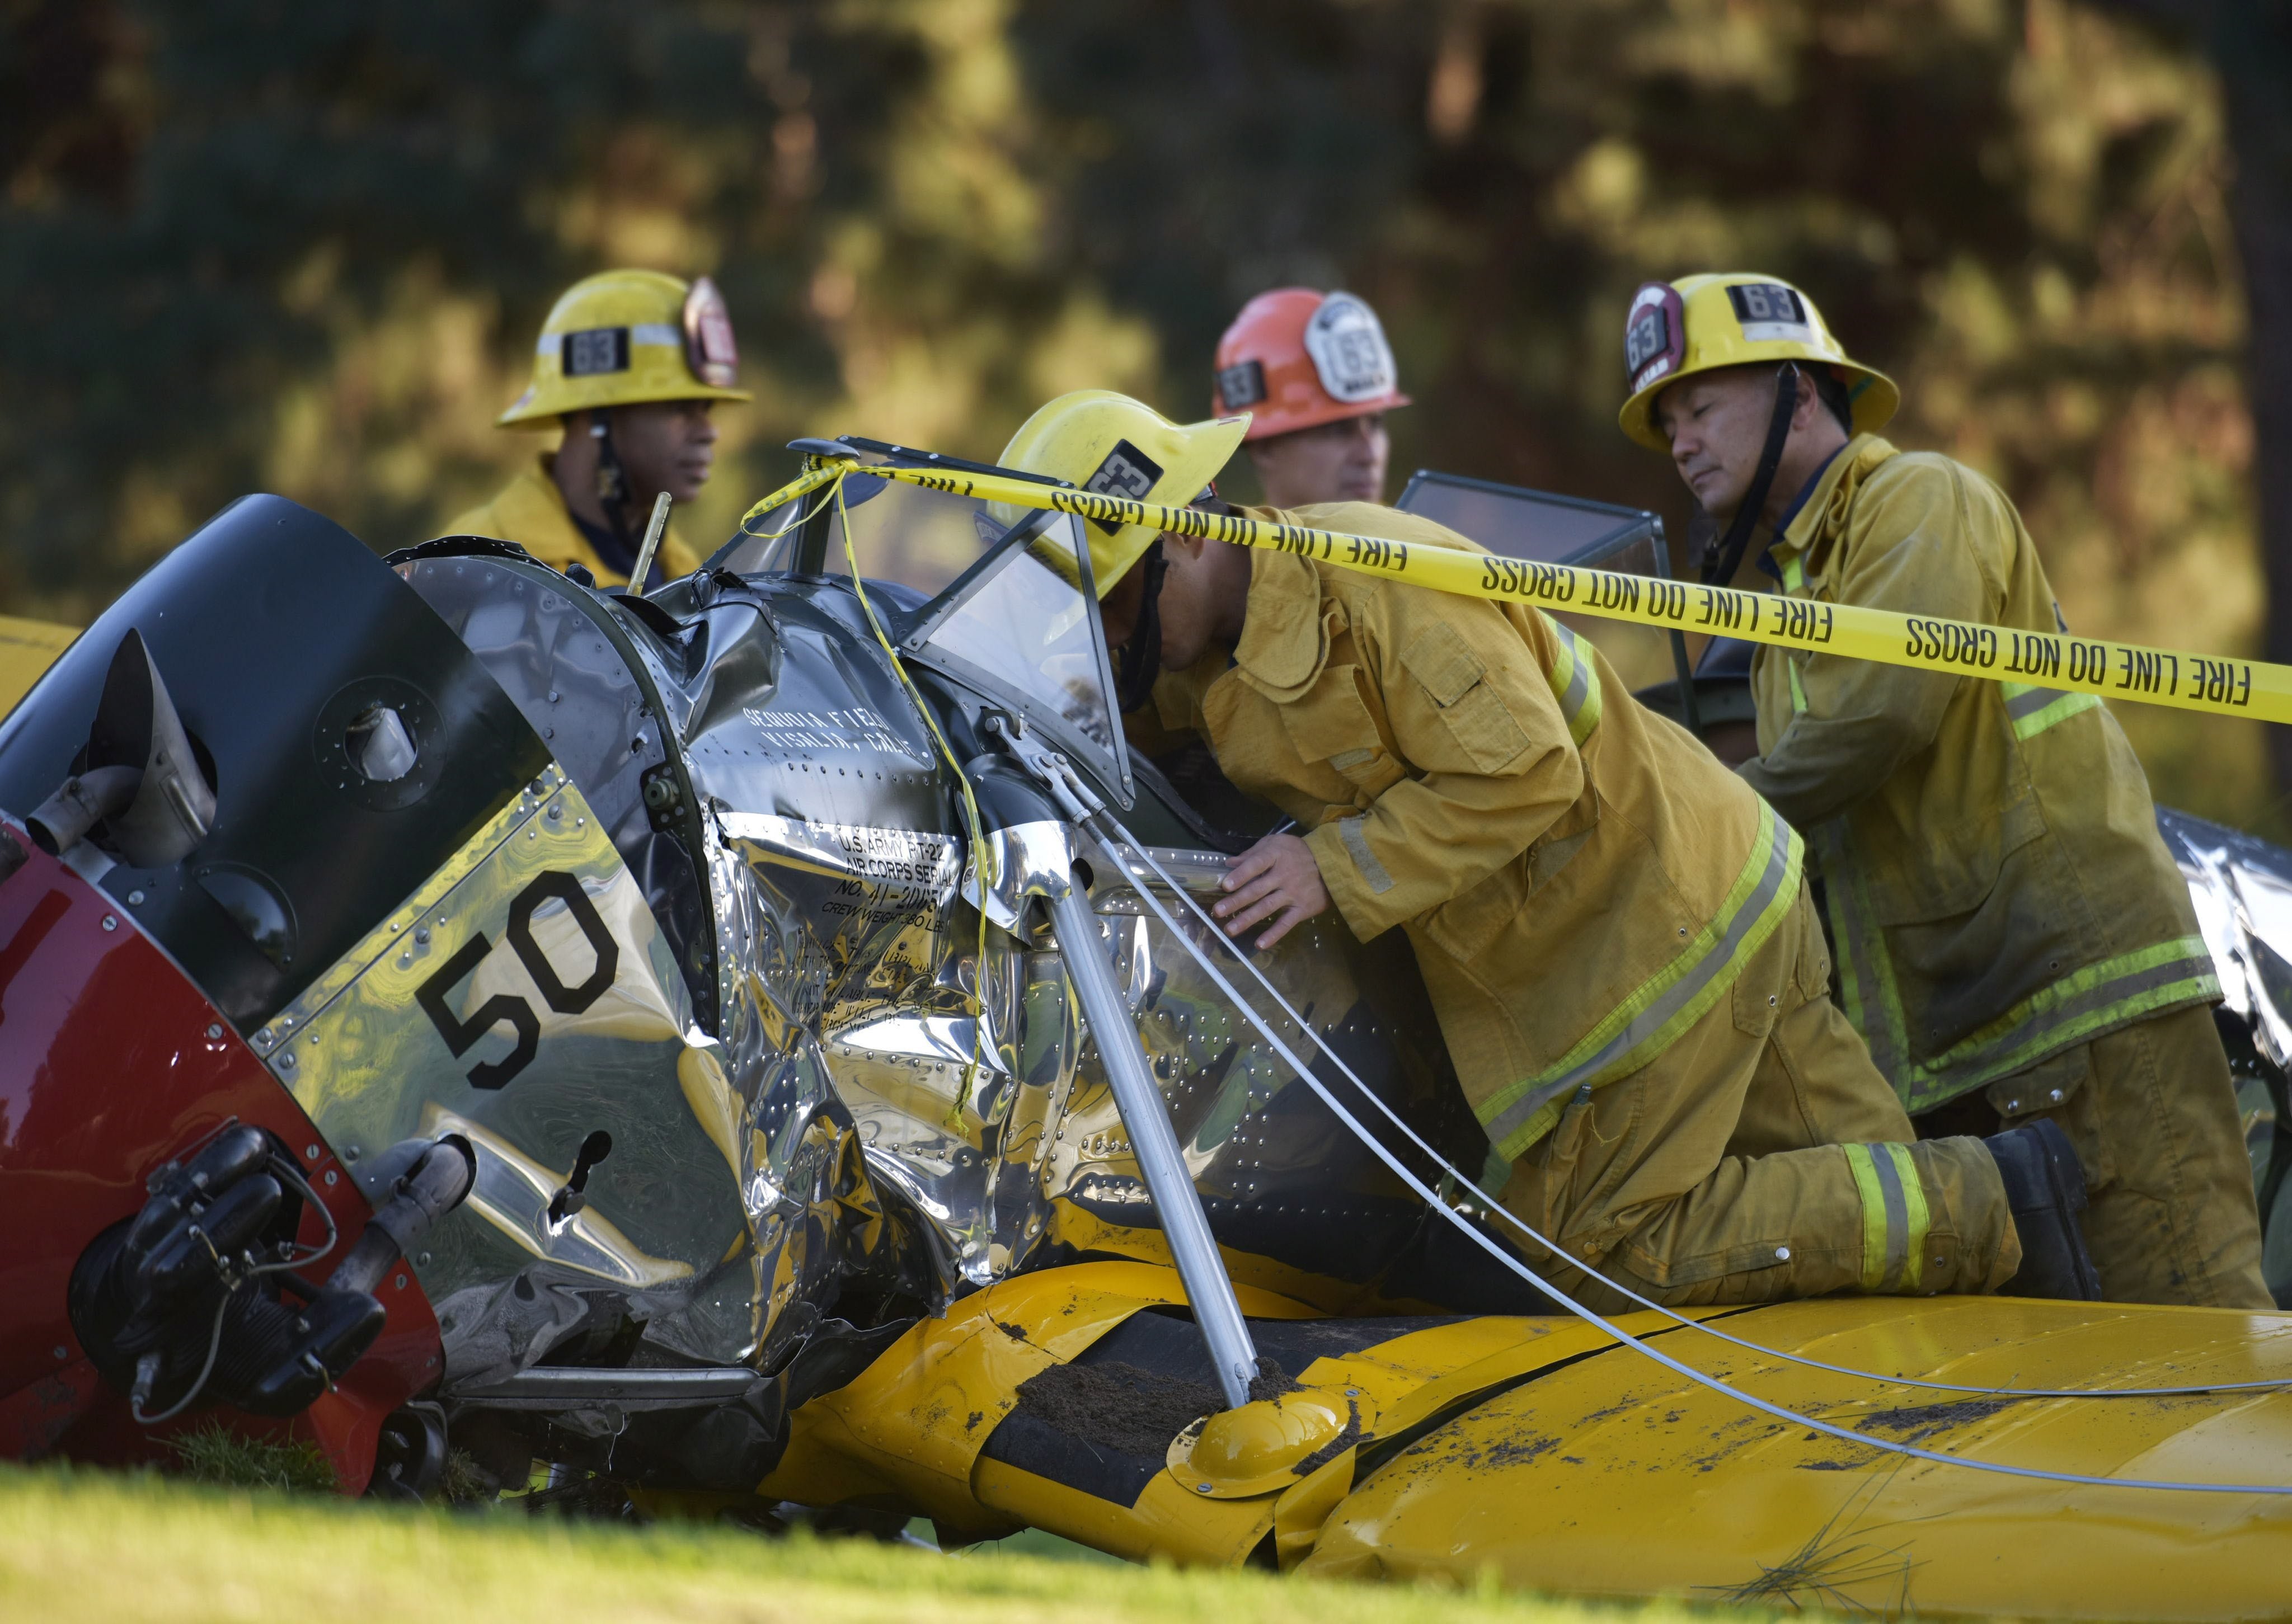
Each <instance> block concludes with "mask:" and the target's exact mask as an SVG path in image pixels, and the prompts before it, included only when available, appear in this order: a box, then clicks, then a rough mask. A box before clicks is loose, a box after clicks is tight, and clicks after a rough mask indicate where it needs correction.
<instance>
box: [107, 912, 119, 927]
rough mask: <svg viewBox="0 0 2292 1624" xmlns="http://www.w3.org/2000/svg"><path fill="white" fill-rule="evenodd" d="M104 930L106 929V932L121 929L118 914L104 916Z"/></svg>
mask: <svg viewBox="0 0 2292 1624" xmlns="http://www.w3.org/2000/svg"><path fill="white" fill-rule="evenodd" d="M103 928H104V929H106V930H117V929H119V919H118V916H117V914H111V913H107V914H105V915H104V916H103Z"/></svg>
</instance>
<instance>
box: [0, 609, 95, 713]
mask: <svg viewBox="0 0 2292 1624" xmlns="http://www.w3.org/2000/svg"><path fill="white" fill-rule="evenodd" d="M78 635H79V629H78V628H77V626H59V625H56V624H54V623H52V622H49V621H44V620H18V619H16V618H15V617H13V616H12V615H0V716H4V715H6V714H7V713H8V712H11V711H12V710H14V709H15V708H16V702H17V701H18V700H20V699H21V698H23V696H24V695H27V694H28V693H30V692H31V691H32V685H33V684H34V683H36V682H37V681H38V680H39V679H40V678H41V677H42V675H44V673H45V672H46V671H47V669H48V667H49V666H51V665H53V664H54V663H56V656H57V655H61V653H63V651H64V650H65V649H67V648H69V647H71V645H72V639H74V638H77V636H78Z"/></svg>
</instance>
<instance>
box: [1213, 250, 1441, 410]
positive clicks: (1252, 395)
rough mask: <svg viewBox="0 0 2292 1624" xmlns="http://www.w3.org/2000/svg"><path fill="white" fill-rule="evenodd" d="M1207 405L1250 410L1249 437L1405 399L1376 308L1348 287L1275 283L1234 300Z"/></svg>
mask: <svg viewBox="0 0 2292 1624" xmlns="http://www.w3.org/2000/svg"><path fill="white" fill-rule="evenodd" d="M1211 403H1212V406H1213V409H1214V410H1215V411H1216V412H1217V413H1219V414H1222V415H1230V414H1233V413H1236V412H1248V413H1250V414H1252V417H1251V420H1250V424H1249V434H1248V436H1247V438H1250V439H1253V440H1263V439H1271V438H1272V437H1273V436H1275V435H1277V434H1292V433H1295V431H1296V430H1300V429H1318V428H1320V426H1321V425H1322V424H1323V423H1333V422H1337V421H1338V420H1339V419H1340V418H1346V417H1366V416H1368V414H1370V413H1371V412H1383V411H1385V410H1388V409H1389V408H1391V407H1393V406H1407V405H1408V396H1406V395H1404V394H1402V393H1401V392H1400V383H1399V381H1398V378H1397V376H1396V374H1395V371H1394V368H1393V365H1392V345H1390V344H1388V343H1386V342H1384V327H1382V326H1379V325H1378V323H1377V319H1376V311H1375V310H1370V309H1369V308H1368V304H1367V303H1365V302H1364V301H1361V300H1360V299H1357V298H1355V297H1354V296H1353V295H1352V294H1351V293H1316V292H1314V291H1313V290H1312V289H1311V288H1310V287H1277V288H1275V289H1274V290H1273V291H1272V292H1271V293H1260V294H1258V296H1257V297H1256V298H1255V299H1253V300H1251V301H1249V302H1248V303H1247V304H1246V305H1244V306H1242V307H1241V314H1240V315H1239V316H1237V317H1235V318H1233V326H1231V327H1228V328H1227V329H1226V330H1225V336H1224V337H1223V338H1222V339H1220V340H1219V341H1218V347H1217V375H1216V377H1215V380H1214V381H1213V385H1212V391H1211Z"/></svg>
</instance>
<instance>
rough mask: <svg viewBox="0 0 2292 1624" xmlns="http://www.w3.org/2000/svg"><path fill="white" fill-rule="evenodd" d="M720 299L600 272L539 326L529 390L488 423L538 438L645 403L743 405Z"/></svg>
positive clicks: (711, 289)
mask: <svg viewBox="0 0 2292 1624" xmlns="http://www.w3.org/2000/svg"><path fill="white" fill-rule="evenodd" d="M739 366H740V353H739V350H738V348H737V347H736V346H735V345H734V343H733V342H732V318H731V314H730V312H729V311H728V310H725V308H724V296H723V295H722V293H718V292H717V291H716V285H715V284H714V282H712V281H710V280H709V279H708V278H707V277H700V278H699V279H698V280H697V281H695V282H691V283H689V284H688V283H685V282H682V281H679V280H678V279H677V278H676V277H670V276H664V275H662V274H661V273H660V272H659V271H657V270H606V271H600V272H599V273H598V274H597V275H595V276H593V277H583V278H582V279H581V280H580V281H578V282H576V283H575V284H574V285H572V286H570V287H569V288H567V289H566V290H565V292H564V293H562V294H561V296H560V297H559V298H558V301H557V302H556V304H555V305H554V306H553V307H552V308H551V310H550V312H549V319H548V320H547V321H545V322H543V323H542V324H541V342H539V343H538V344H537V345H535V346H534V352H533V382H531V383H529V384H528V385H527V386H526V390H525V393H523V394H522V395H520V396H519V397H518V398H517V399H516V400H515V402H513V403H512V405H511V406H510V408H509V410H508V411H506V412H504V413H503V414H501V416H500V417H498V418H497V419H496V420H495V426H496V427H497V428H503V429H529V428H530V429H545V428H547V427H548V426H549V425H550V424H551V423H553V422H556V420H557V419H559V418H560V417H562V416H564V415H565V414H567V413H568V412H585V411H588V410H590V409H591V408H592V407H595V406H635V405H637V404H639V403H640V402H642V401H648V400H749V399H753V398H754V397H753V396H751V395H750V394H749V393H748V391H747V390H742V389H734V388H733V387H732V384H733V382H734V380H735V379H736V378H737V377H738V374H739Z"/></svg>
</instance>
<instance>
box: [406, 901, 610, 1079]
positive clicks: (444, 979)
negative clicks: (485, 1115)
mask: <svg viewBox="0 0 2292 1624" xmlns="http://www.w3.org/2000/svg"><path fill="white" fill-rule="evenodd" d="M552 899H554V900H556V901H559V902H561V903H563V904H565V912H566V913H567V914H568V915H569V917H570V918H571V919H572V921H573V923H574V924H575V926H577V928H578V929H579V930H580V932H581V934H582V936H583V937H585V938H586V939H587V941H588V944H589V950H590V952H591V953H594V954H595V955H596V961H597V963H596V968H595V969H593V970H591V971H590V972H589V974H588V976H587V977H586V978H585V979H584V980H583V981H581V982H579V983H578V984H577V985H572V986H568V985H566V984H565V978H564V977H562V976H560V975H559V974H558V973H557V967H556V966H555V965H553V964H552V963H551V962H550V961H549V955H548V954H547V953H544V952H543V951H542V947H541V944H540V943H539V942H537V941H536V940H535V939H534V935H533V916H534V914H535V913H536V912H538V911H539V909H540V907H541V905H542V904H544V903H546V902H549V901H551V900H552ZM502 935H503V936H504V937H505V938H506V939H507V940H508V942H509V945H510V947H511V950H512V951H513V952H514V953H516V954H517V958H518V962H519V963H521V964H522V965H524V966H525V973H526V975H527V976H528V977H530V978H531V980H532V982H533V985H534V987H535V989H536V990H537V991H538V992H539V993H540V994H541V997H542V1001H544V1002H545V1003H546V1004H548V1006H549V1007H550V1008H551V1009H553V1010H555V1011H556V1012H557V1013H558V1014H560V1015H579V1014H580V1013H582V1011H584V1010H585V1009H588V1007H589V1006H590V1005H591V1004H593V1003H595V1002H596V1001H598V1000H599V999H600V998H602V997H603V996H604V995H605V989H606V988H608V987H609V986H611V985H613V976H614V973H615V971H617V969H619V968H620V961H621V950H620V945H619V944H618V943H617V942H615V941H614V940H613V934H612V932H611V931H609V930H608V929H606V928H605V921H604V918H603V916H602V915H601V914H599V913H598V912H597V904H594V903H593V902H591V901H590V900H589V896H588V893H587V892H585V891H584V890H583V889H582V888H581V882H580V880H577V879H576V878H575V877H574V876H573V875H571V874H568V873H561V872H558V871H556V870H550V871H548V872H545V873H540V874H537V875H535V876H534V878H533V880H532V883H530V884H529V885H528V886H527V887H526V888H525V889H523V890H522V891H520V892H519V893H518V894H517V896H515V897H514V898H513V899H512V901H511V903H510V904H509V925H508V928H507V929H504V931H503V932H502ZM492 951H493V944H492V943H490V942H488V940H487V939H486V938H485V937H484V935H483V934H482V933H481V934H480V935H477V936H473V937H471V938H470V939H469V940H468V941H466V942H464V944H462V948H461V951H460V952H458V953H456V954H455V955H454V956H453V957H452V958H450V959H448V960H447V961H446V962H445V963H443V964H441V965H440V966H439V967H438V969H437V970H436V971H435V972H434V973H433V974H432V976H431V977H430V978H429V979H428V980H427V981H424V983H423V984H422V985H421V986H420V987H419V988H418V989H416V992H415V994H414V1001H415V1002H416V1003H418V1004H420V1005H421V1006H422V1012H423V1013H424V1015H427V1016H428V1017H430V1024H431V1025H432V1026H435V1027H436V1028H437V1029H438V1035H439V1036H440V1037H441V1038H443V1039H445V1040H446V1049H447V1051H448V1053H450V1054H451V1055H453V1056H454V1057H455V1058H456V1059H459V1058H460V1057H462V1056H464V1055H465V1054H467V1053H469V1051H470V1049H471V1048H472V1046H473V1045H474V1044H475V1043H476V1042H477V1041H478V1040H479V1039H480V1038H482V1037H484V1036H485V1035H486V1034H487V1033H489V1032H491V1031H492V1030H493V1029H494V1028H495V1027H496V1026H498V1025H501V1024H502V1023H503V1022H504V1021H507V1022H508V1023H509V1026H510V1030H511V1031H512V1032H513V1033H516V1034H517V1043H516V1046H515V1047H514V1048H512V1049H511V1050H510V1052H509V1053H508V1054H507V1055H506V1056H504V1057H503V1058H501V1059H499V1060H494V1061H481V1062H480V1063H479V1064H478V1065H473V1066H472V1067H471V1068H470V1071H469V1078H470V1085H471V1086H472V1088H479V1089H498V1088H503V1087H505V1086H507V1084H508V1083H509V1081H510V1080H511V1079H512V1078H513V1077H515V1076H516V1075H517V1074H518V1073H520V1072H522V1071H523V1070H525V1068H526V1067H527V1066H528V1065H531V1064H532V1063H533V1056H534V1051H535V1050H536V1049H537V1048H538V1047H539V1046H540V1043H541V1017H539V1016H537V1015H536V1014H535V1013H534V1009H533V1005H532V1004H531V1002H529V1001H528V1000H526V999H523V998H520V997H517V996H514V995H512V994H511V993H495V994H494V995H493V996H492V997H491V998H488V1000H486V1001H485V1002H483V1003H481V1004H480V1005H479V1006H478V1007H477V1008H476V1009H472V1011H471V1012H470V1013H469V1015H468V1016H467V1017H462V1016H458V1015H456V1014H455V1013H454V1010H453V1009H452V1007H451V1005H450V1004H448V998H449V997H450V996H451V995H452V993H453V991H454V988H455V987H456V985H458V984H459V983H460V982H461V980H462V978H463V977H465V976H467V975H469V974H470V972H471V971H472V970H474V969H477V968H478V965H479V964H480V962H481V961H483V960H484V958H485V956H486V955H487V954H488V953H491V952H492Z"/></svg>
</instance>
